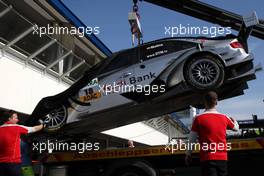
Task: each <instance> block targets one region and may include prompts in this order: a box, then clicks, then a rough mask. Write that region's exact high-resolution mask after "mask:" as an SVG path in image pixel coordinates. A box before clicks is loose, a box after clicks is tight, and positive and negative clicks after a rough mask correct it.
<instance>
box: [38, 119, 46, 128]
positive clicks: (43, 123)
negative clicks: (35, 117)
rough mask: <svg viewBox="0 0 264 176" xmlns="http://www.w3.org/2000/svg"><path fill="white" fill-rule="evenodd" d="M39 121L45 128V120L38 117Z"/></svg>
mask: <svg viewBox="0 0 264 176" xmlns="http://www.w3.org/2000/svg"><path fill="white" fill-rule="evenodd" d="M39 123H40V124H41V125H42V126H43V128H45V127H46V126H47V124H46V123H45V121H43V120H41V119H39Z"/></svg>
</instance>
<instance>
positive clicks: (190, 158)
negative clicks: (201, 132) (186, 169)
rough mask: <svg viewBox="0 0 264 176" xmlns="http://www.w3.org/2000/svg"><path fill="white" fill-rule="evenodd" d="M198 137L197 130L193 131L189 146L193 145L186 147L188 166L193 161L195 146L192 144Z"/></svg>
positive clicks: (190, 135)
mask: <svg viewBox="0 0 264 176" xmlns="http://www.w3.org/2000/svg"><path fill="white" fill-rule="evenodd" d="M197 139H198V135H197V132H195V131H191V132H190V134H189V139H188V145H187V146H191V147H187V149H186V152H185V155H186V156H185V164H186V165H187V166H189V165H190V164H191V162H192V151H193V148H192V146H193V145H192V144H193V143H195V142H196V141H197Z"/></svg>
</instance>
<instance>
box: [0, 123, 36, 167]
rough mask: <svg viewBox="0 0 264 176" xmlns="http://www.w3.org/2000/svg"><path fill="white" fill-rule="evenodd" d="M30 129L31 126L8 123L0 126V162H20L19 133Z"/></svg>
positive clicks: (25, 132)
mask: <svg viewBox="0 0 264 176" xmlns="http://www.w3.org/2000/svg"><path fill="white" fill-rule="evenodd" d="M32 130H33V128H32V127H26V126H22V125H17V124H10V123H5V124H4V125H2V126H0V163H21V155H20V135H21V134H27V133H29V132H32Z"/></svg>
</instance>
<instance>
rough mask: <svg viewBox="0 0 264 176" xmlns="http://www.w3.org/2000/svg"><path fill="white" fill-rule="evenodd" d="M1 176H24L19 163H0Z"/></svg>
mask: <svg viewBox="0 0 264 176" xmlns="http://www.w3.org/2000/svg"><path fill="white" fill-rule="evenodd" d="M0 176H22V172H21V165H20V164H19V163H0Z"/></svg>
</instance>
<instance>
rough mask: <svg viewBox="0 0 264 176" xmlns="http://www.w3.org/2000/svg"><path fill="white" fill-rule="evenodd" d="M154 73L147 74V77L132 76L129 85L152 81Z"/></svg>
mask: <svg viewBox="0 0 264 176" xmlns="http://www.w3.org/2000/svg"><path fill="white" fill-rule="evenodd" d="M155 74H156V73H155V72H154V73H153V72H149V74H147V75H142V76H137V77H135V76H132V77H130V78H129V82H130V84H135V83H140V82H142V81H145V80H149V79H154V78H156V77H157V76H156V75H155Z"/></svg>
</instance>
